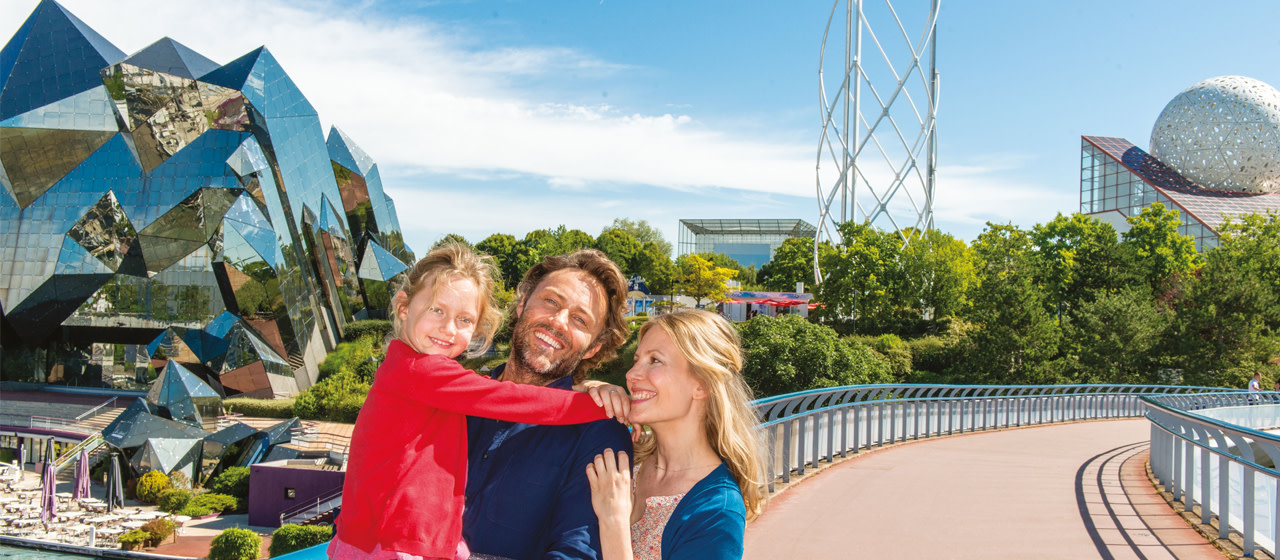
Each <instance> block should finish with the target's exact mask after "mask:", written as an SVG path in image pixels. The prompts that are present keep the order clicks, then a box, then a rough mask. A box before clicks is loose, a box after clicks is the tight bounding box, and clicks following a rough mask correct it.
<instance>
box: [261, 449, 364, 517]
mask: <svg viewBox="0 0 1280 560" xmlns="http://www.w3.org/2000/svg"><path fill="white" fill-rule="evenodd" d="M346 474H347V473H345V472H342V471H322V470H316V469H303V468H297V467H290V466H288V465H286V464H285V461H274V462H272V463H259V464H257V465H252V466H250V467H249V524H250V525H253V526H256V527H279V526H280V512H282V511H284V510H287V509H293V508H295V507H298V506H300V505H302V504H304V503H306V502H307V501H308V500H314V499H315V498H317V497H319V496H321V495H323V494H327V493H329V492H330V491H332V490H334V489H336V488H339V487H341V486H342V481H343V480H344V479H345V478H346ZM286 488H292V489H293V491H294V498H293V499H287V498H285V489H286Z"/></svg>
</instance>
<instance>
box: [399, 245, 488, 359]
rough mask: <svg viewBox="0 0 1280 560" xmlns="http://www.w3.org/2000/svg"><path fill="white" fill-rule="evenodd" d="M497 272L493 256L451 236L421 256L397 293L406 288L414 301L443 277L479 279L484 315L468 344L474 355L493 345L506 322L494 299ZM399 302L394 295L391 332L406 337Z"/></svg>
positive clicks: (479, 305)
mask: <svg viewBox="0 0 1280 560" xmlns="http://www.w3.org/2000/svg"><path fill="white" fill-rule="evenodd" d="M497 274H498V267H497V266H496V265H495V264H494V262H493V257H490V256H488V255H483V254H480V253H476V252H475V251H473V250H471V248H470V247H467V246H466V245H463V244H462V243H459V242H457V241H453V240H450V241H446V242H444V243H441V244H440V245H439V246H438V247H436V248H435V249H432V250H431V251H430V252H429V253H427V255H426V256H425V257H422V258H421V259H419V260H418V262H417V263H415V264H414V265H413V268H411V269H409V271H408V272H407V273H406V274H405V276H404V280H402V281H401V282H400V285H399V287H398V288H397V290H396V291H395V292H393V293H396V294H398V293H399V292H404V293H405V295H406V296H408V297H406V298H405V301H406V302H407V301H412V300H413V297H414V296H416V295H418V294H419V293H420V292H422V291H423V290H435V288H436V284H437V283H438V282H440V281H441V280H444V281H445V282H449V281H452V280H454V279H457V278H465V279H467V280H470V281H472V282H475V284H476V295H477V296H478V297H479V298H480V301H479V302H477V305H476V308H477V309H478V310H479V314H480V316H479V317H476V330H475V333H473V334H472V335H471V345H470V346H469V347H468V348H467V353H468V355H474V354H479V353H482V352H484V351H485V350H487V349H488V348H489V345H490V344H491V343H492V342H493V333H495V332H497V330H498V327H499V326H501V325H502V311H501V310H500V309H499V308H498V306H497V304H496V303H494V300H493V287H494V285H495V283H496V282H497V280H496V278H497ZM398 302H399V300H398V298H396V297H394V296H393V297H392V298H391V309H390V313H389V314H390V315H391V336H394V337H395V338H399V339H403V332H404V325H402V324H401V323H400V314H399V313H398V311H399V309H398V308H397V305H398Z"/></svg>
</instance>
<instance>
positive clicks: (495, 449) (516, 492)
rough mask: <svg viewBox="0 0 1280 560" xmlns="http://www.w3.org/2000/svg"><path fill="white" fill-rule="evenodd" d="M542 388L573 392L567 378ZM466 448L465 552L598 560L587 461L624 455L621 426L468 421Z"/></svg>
mask: <svg viewBox="0 0 1280 560" xmlns="http://www.w3.org/2000/svg"><path fill="white" fill-rule="evenodd" d="M505 365H506V364H503V365H502V366H499V367H498V368H496V369H494V371H493V373H492V374H491V377H494V378H497V377H498V376H499V375H501V374H502V369H503V367H505ZM547 386H548V387H555V388H558V389H566V390H572V388H573V378H572V376H565V377H563V378H561V379H557V380H556V381H554V382H552V383H551V384H549V385H547ZM467 444H468V449H467V490H466V500H467V502H466V504H467V505H466V509H465V510H464V511H463V514H462V536H463V538H465V539H466V541H467V546H468V547H470V548H471V552H473V553H478V554H485V555H490V556H500V557H504V558H513V559H515V560H535V559H548V560H549V559H569V558H582V559H590V560H595V559H597V558H599V556H600V525H599V523H598V522H597V520H596V514H595V511H594V510H592V509H591V487H590V485H589V484H588V482H587V463H590V462H591V461H593V460H595V457H596V455H598V454H599V453H600V452H602V451H604V450H605V449H606V448H607V449H613V450H615V451H626V452H627V455H631V436H630V434H629V433H628V432H627V428H626V427H625V426H623V425H622V424H619V423H618V421H617V420H612V419H609V420H598V421H596V422H590V423H587V424H576V425H571V426H535V425H531V424H519V423H514V422H503V421H501V420H493V419H490V418H478V417H474V416H473V417H468V418H467Z"/></svg>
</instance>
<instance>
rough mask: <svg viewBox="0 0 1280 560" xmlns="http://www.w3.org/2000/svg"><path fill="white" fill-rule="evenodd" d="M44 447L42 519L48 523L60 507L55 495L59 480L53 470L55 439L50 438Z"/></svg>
mask: <svg viewBox="0 0 1280 560" xmlns="http://www.w3.org/2000/svg"><path fill="white" fill-rule="evenodd" d="M44 449H45V452H44V485H43V486H42V487H41V488H40V521H42V522H44V523H48V522H50V521H53V516H54V514H55V513H57V509H58V499H57V498H56V497H54V495H53V493H54V490H55V486H57V484H58V481H56V480H54V476H55V473H54V472H53V440H49V443H48V445H46V446H45V448H44Z"/></svg>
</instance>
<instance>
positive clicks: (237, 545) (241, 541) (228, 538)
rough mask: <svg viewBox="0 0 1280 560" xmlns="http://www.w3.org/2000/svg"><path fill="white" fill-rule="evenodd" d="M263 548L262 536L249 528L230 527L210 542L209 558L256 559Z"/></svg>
mask: <svg viewBox="0 0 1280 560" xmlns="http://www.w3.org/2000/svg"><path fill="white" fill-rule="evenodd" d="M261 550H262V537H259V536H258V534H257V533H254V532H253V531H250V530H248V529H238V528H235V527H233V528H230V529H227V530H225V531H223V532H222V533H219V534H218V536H216V537H214V538H213V541H212V542H210V543H209V560H255V559H256V558H258V556H259V553H260V552H261Z"/></svg>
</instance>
